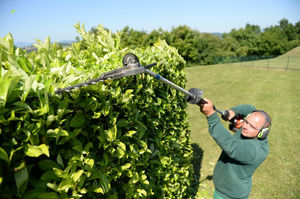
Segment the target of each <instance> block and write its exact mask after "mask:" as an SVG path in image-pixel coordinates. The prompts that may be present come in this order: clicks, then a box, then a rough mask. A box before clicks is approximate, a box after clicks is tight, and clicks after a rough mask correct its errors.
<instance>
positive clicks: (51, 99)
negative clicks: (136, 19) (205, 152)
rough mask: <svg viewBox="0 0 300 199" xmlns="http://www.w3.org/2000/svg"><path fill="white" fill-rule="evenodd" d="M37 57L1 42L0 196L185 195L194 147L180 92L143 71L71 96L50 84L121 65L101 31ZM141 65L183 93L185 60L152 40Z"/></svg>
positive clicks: (42, 49) (40, 47) (116, 48)
mask: <svg viewBox="0 0 300 199" xmlns="http://www.w3.org/2000/svg"><path fill="white" fill-rule="evenodd" d="M75 27H76V29H77V31H78V32H79V33H80V35H81V37H82V40H81V41H80V42H77V43H73V44H72V46H71V47H69V48H64V49H61V48H59V45H57V44H56V43H51V42H50V39H49V38H47V39H46V40H45V42H44V43H43V42H41V41H37V44H36V45H35V46H36V48H37V52H32V53H30V54H28V53H26V52H24V51H22V50H21V49H19V48H15V47H14V45H13V38H12V36H11V35H10V34H8V35H7V36H6V37H4V38H0V48H1V49H0V62H1V68H0V74H1V76H0V86H1V90H0V163H1V164H0V196H1V198H99V197H101V198H190V197H191V195H192V193H193V191H194V190H193V188H192V187H191V183H192V180H193V178H192V175H193V172H192V166H191V158H192V149H191V145H190V135H189V130H188V121H187V114H186V112H185V108H186V102H185V99H184V96H183V94H181V93H179V92H178V91H176V90H174V89H172V88H170V87H168V86H166V85H163V84H162V83H160V82H157V81H155V79H154V78H152V77H150V76H148V75H146V74H140V75H137V76H132V77H126V78H123V79H120V80H116V81H106V82H104V83H103V82H100V83H98V84H97V85H90V86H88V87H84V88H81V89H78V90H73V91H71V92H70V93H63V94H62V95H55V94H54V91H55V89H56V88H62V87H65V86H68V85H73V84H76V83H79V82H82V81H86V80H88V79H92V78H96V77H99V76H100V75H101V74H102V73H103V72H105V71H109V70H112V69H115V68H118V67H121V59H122V56H123V55H124V54H125V53H126V52H128V51H129V50H128V49H121V48H120V45H119V43H120V37H119V36H118V34H114V35H112V34H111V33H110V32H109V31H107V30H105V29H104V28H103V27H102V26H98V27H97V29H98V31H99V32H100V33H101V34H100V35H98V36H97V37H95V36H94V35H93V34H91V33H87V32H86V31H85V29H84V26H83V25H82V26H80V25H79V24H77V25H76V26H75ZM131 52H133V53H135V54H136V55H137V56H138V57H139V58H140V61H141V64H142V65H145V64H149V63H152V62H156V61H157V62H158V65H157V66H156V67H153V68H152V70H153V71H154V72H157V73H159V74H161V75H162V76H164V77H166V78H167V79H169V80H171V81H173V82H174V83H175V84H178V85H180V86H182V87H184V86H185V72H184V70H183V69H184V67H185V61H184V60H183V58H182V57H181V56H179V54H178V52H177V50H176V49H174V48H172V47H170V46H168V45H167V44H166V43H165V42H164V41H159V42H158V43H156V44H155V45H154V46H152V47H148V48H146V49H135V50H133V51H131Z"/></svg>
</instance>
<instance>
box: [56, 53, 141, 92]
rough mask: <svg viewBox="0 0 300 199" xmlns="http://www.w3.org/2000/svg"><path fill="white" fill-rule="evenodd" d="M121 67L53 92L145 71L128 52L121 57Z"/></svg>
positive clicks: (65, 90) (135, 57) (67, 90)
mask: <svg viewBox="0 0 300 199" xmlns="http://www.w3.org/2000/svg"><path fill="white" fill-rule="evenodd" d="M122 62H123V67H121V68H117V69H115V70H112V71H109V72H106V73H103V74H102V75H101V76H100V77H98V78H96V79H91V80H89V81H86V82H83V83H80V84H76V85H73V86H68V87H66V88H58V89H57V90H56V91H55V94H61V93H62V92H69V91H70V90H72V89H78V88H80V87H82V86H88V85H90V84H96V83H98V82H103V81H105V80H107V79H113V80H114V79H119V78H122V77H127V76H132V75H137V74H140V73H144V72H145V67H141V66H140V63H139V59H138V58H137V56H135V55H134V54H132V53H128V54H126V55H125V56H124V57H123V60H122Z"/></svg>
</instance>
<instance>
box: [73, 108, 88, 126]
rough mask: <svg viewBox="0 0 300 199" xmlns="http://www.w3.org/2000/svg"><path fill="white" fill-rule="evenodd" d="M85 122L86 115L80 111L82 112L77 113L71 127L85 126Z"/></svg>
mask: <svg viewBox="0 0 300 199" xmlns="http://www.w3.org/2000/svg"><path fill="white" fill-rule="evenodd" d="M84 123H85V117H84V115H83V114H82V113H81V112H80V113H77V114H76V115H75V116H74V117H73V118H72V120H71V127H74V128H80V127H83V125H84Z"/></svg>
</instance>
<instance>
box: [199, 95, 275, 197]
mask: <svg viewBox="0 0 300 199" xmlns="http://www.w3.org/2000/svg"><path fill="white" fill-rule="evenodd" d="M205 100H206V101H207V103H205V104H202V105H201V106H200V110H201V112H202V113H203V114H205V115H206V117H207V122H208V125H209V133H210V134H211V136H212V137H213V138H214V140H215V141H216V142H217V144H218V145H219V146H220V147H221V148H222V153H221V155H220V157H219V160H218V162H217V164H216V167H215V169H214V174H213V181H214V185H215V192H214V198H224V199H226V198H248V195H249V193H250V191H251V187H252V175H253V173H254V171H255V169H256V168H257V167H258V166H259V165H260V164H261V163H262V162H263V161H264V160H265V159H266V157H267V155H268V152H269V148H268V139H267V138H266V137H267V135H268V133H269V130H270V126H271V118H270V116H269V115H268V114H267V113H266V112H264V111H259V110H256V109H255V108H254V107H253V106H251V105H240V106H236V107H233V108H231V110H229V113H230V114H229V117H228V118H229V119H231V118H233V117H234V116H235V115H237V114H239V115H242V116H243V117H244V123H243V126H242V128H241V129H240V130H238V131H237V132H236V133H235V134H234V135H231V134H230V133H229V132H228V130H227V129H226V128H225V127H224V126H223V125H222V123H221V120H220V118H219V117H218V115H217V113H216V112H215V110H214V108H213V104H212V102H211V101H210V100H209V99H205Z"/></svg>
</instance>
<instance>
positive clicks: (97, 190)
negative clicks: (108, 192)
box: [94, 187, 104, 194]
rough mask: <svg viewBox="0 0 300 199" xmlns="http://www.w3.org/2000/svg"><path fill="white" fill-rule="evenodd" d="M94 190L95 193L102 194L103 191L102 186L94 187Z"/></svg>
mask: <svg viewBox="0 0 300 199" xmlns="http://www.w3.org/2000/svg"><path fill="white" fill-rule="evenodd" d="M94 192H95V193H102V194H104V191H103V189H102V187H98V188H96V189H95V190H94Z"/></svg>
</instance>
